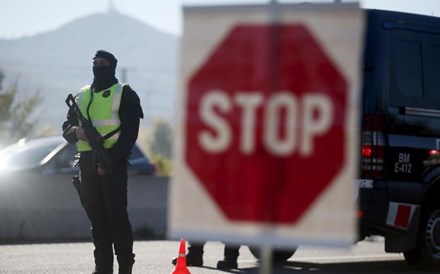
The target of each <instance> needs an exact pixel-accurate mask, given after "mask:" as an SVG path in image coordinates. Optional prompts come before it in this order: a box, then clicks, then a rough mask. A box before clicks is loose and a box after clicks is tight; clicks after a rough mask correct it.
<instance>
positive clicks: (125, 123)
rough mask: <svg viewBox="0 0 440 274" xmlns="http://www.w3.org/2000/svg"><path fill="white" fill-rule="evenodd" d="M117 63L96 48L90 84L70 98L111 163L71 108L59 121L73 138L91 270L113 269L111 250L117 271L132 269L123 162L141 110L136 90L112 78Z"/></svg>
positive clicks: (122, 273) (124, 272)
mask: <svg viewBox="0 0 440 274" xmlns="http://www.w3.org/2000/svg"><path fill="white" fill-rule="evenodd" d="M116 65H117V60H116V58H115V57H114V56H113V54H111V53H109V52H107V51H104V50H99V51H97V52H96V54H95V56H94V57H93V75H94V79H93V83H92V84H91V85H88V86H85V87H83V88H82V89H81V90H80V91H79V92H78V94H77V95H76V97H75V100H76V103H77V105H78V106H79V109H80V110H81V113H82V114H83V116H84V117H85V118H86V119H87V120H89V121H91V122H92V124H93V125H94V127H95V128H96V129H97V131H98V132H99V133H100V135H101V136H104V139H105V140H104V143H103V144H104V148H105V152H106V155H107V158H108V159H109V161H110V163H111V166H110V167H104V166H102V165H101V163H100V162H99V161H98V160H97V156H96V153H95V152H94V151H93V150H92V148H91V147H90V145H89V142H88V140H87V137H86V134H85V132H84V129H83V128H82V127H81V125H80V123H79V121H78V116H77V115H76V113H75V112H74V110H73V109H70V110H69V112H68V114H67V120H66V121H65V122H64V124H63V126H62V127H63V136H64V138H65V139H66V140H67V141H68V142H69V143H76V146H77V150H78V152H79V153H80V159H79V167H80V175H79V178H80V187H81V200H82V204H83V207H84V209H85V211H86V214H87V216H88V218H89V219H90V222H91V226H92V229H91V231H92V238H93V244H94V246H95V250H94V258H95V271H94V272H93V273H95V274H102V273H113V258H114V255H113V250H114V251H115V254H116V257H117V261H118V264H119V273H120V274H129V273H132V267H133V263H134V254H133V233H132V228H131V224H130V220H129V217H128V213H127V162H128V157H129V154H130V151H131V149H132V147H133V146H134V144H135V142H136V139H137V136H138V131H139V123H140V119H141V118H143V112H142V108H141V106H140V100H139V97H138V95H137V94H136V92H134V91H133V90H132V89H131V88H130V86H128V85H126V84H121V83H119V82H118V80H117V79H116V77H115V69H116ZM107 169H110V170H107Z"/></svg>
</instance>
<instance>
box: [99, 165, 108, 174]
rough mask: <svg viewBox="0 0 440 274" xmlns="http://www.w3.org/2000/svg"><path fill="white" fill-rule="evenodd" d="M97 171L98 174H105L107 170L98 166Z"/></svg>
mask: <svg viewBox="0 0 440 274" xmlns="http://www.w3.org/2000/svg"><path fill="white" fill-rule="evenodd" d="M97 172H98V174H99V175H105V174H107V172H106V171H105V169H104V168H102V167H100V166H99V167H98V169H97Z"/></svg>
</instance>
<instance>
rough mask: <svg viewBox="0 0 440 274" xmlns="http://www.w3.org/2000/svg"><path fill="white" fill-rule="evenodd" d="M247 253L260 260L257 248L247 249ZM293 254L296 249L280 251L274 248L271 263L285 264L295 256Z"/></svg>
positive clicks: (280, 249)
mask: <svg viewBox="0 0 440 274" xmlns="http://www.w3.org/2000/svg"><path fill="white" fill-rule="evenodd" d="M249 251H250V252H251V253H252V255H254V257H255V258H257V259H258V260H260V259H261V256H260V248H259V247H249ZM295 252H296V248H293V249H282V248H277V247H275V248H274V249H273V253H272V261H273V262H274V263H278V264H281V263H285V262H286V261H287V260H288V259H289V258H290V257H292V255H293V254H295Z"/></svg>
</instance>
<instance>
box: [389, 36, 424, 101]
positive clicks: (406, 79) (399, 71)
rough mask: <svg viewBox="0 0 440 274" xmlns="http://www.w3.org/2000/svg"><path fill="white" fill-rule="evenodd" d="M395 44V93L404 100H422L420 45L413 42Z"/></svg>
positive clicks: (399, 41)
mask: <svg viewBox="0 0 440 274" xmlns="http://www.w3.org/2000/svg"><path fill="white" fill-rule="evenodd" d="M395 42H396V56H395V60H396V62H395V78H394V79H395V81H396V82H395V87H396V90H395V91H396V92H397V93H398V94H399V96H404V97H405V98H408V97H412V98H423V77H422V72H423V69H422V45H421V43H419V42H413V41H401V40H397V41H395Z"/></svg>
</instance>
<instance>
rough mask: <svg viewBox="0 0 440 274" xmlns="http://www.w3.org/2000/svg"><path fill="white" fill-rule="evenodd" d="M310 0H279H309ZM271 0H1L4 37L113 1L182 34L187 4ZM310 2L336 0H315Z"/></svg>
mask: <svg viewBox="0 0 440 274" xmlns="http://www.w3.org/2000/svg"><path fill="white" fill-rule="evenodd" d="M306 1H307V0H278V1H277V2H278V3H285V2H293V3H298V2H306ZM269 2H270V0H0V38H5V39H12V38H19V37H23V36H31V35H35V34H38V33H42V32H46V31H50V30H54V29H57V28H58V27H60V26H62V25H64V24H66V23H68V22H71V21H73V20H74V19H76V18H79V17H83V16H85V15H89V14H93V13H100V12H101V13H102V12H106V11H107V10H108V8H109V5H112V6H113V7H114V8H115V9H116V10H118V11H119V12H121V13H124V14H126V15H130V16H132V17H134V18H136V19H138V20H140V21H142V22H144V23H146V24H148V25H150V26H152V27H155V28H157V29H159V30H161V31H165V32H167V33H171V34H175V35H179V36H181V35H182V23H183V22H182V17H183V16H182V6H183V5H220V4H249V3H269ZM308 2H332V1H331V0H328V1H326V0H320V1H317V0H314V1H313V0H312V1H308ZM351 2H353V1H351ZM359 4H360V6H361V7H363V8H375V9H386V10H396V11H404V12H412V13H418V14H424V15H432V16H438V17H440V1H439V0H360V1H359Z"/></svg>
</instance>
